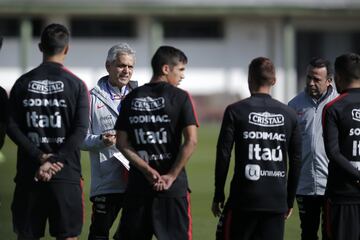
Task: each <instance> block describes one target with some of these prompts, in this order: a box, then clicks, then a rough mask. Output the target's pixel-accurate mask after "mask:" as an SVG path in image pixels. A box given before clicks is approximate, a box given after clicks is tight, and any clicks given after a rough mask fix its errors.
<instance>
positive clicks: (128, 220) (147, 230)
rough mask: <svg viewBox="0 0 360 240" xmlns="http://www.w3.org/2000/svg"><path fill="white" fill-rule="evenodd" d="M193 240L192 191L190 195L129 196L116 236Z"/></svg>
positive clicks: (131, 239) (127, 239) (133, 239)
mask: <svg viewBox="0 0 360 240" xmlns="http://www.w3.org/2000/svg"><path fill="white" fill-rule="evenodd" d="M153 235H155V236H156V238H157V239H159V240H191V239H192V218H191V211H190V193H188V194H187V196H186V197H177V198H174V197H153V196H125V200H124V207H123V210H122V214H121V220H120V227H119V231H118V235H117V236H116V237H115V239H122V240H124V239H126V240H151V239H152V236H153Z"/></svg>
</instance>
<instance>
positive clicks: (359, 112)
mask: <svg viewBox="0 0 360 240" xmlns="http://www.w3.org/2000/svg"><path fill="white" fill-rule="evenodd" d="M351 115H352V119H353V120H355V121H358V122H360V109H353V110H352V111H351Z"/></svg>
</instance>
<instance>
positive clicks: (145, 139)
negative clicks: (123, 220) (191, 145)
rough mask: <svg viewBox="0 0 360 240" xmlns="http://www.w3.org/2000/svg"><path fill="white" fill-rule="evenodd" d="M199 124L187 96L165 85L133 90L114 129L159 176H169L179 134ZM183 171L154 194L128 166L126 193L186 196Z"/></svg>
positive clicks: (180, 138) (179, 143)
mask: <svg viewBox="0 0 360 240" xmlns="http://www.w3.org/2000/svg"><path fill="white" fill-rule="evenodd" d="M190 125H198V123H197V118H196V113H195V111H194V108H193V104H192V101H191V97H190V95H189V94H188V93H187V92H185V91H184V90H181V89H179V88H177V87H174V86H172V85H170V84H169V83H165V82H158V83H149V84H145V85H144V86H141V87H139V88H136V89H134V90H133V91H132V92H131V93H129V94H128V95H127V96H126V98H125V99H124V101H123V102H122V105H121V112H120V114H119V118H118V120H117V122H116V125H115V129H116V130H122V131H126V132H127V134H128V138H129V141H130V143H131V146H132V147H133V148H134V149H135V151H137V153H138V154H139V156H140V157H141V158H142V159H144V160H145V161H147V162H148V163H149V165H150V166H151V167H152V168H154V169H155V170H156V171H158V172H159V173H160V174H161V175H163V174H166V173H168V171H169V170H170V168H171V167H172V165H173V164H174V162H175V160H176V157H177V155H178V153H179V149H180V146H181V144H182V131H183V129H184V128H185V127H187V126H190ZM187 189H188V182H187V177H186V172H185V169H183V170H182V171H181V173H180V174H179V176H178V177H177V179H176V180H175V181H174V183H173V185H172V186H171V187H170V189H169V190H167V191H162V192H156V193H155V192H154V191H153V190H152V187H151V186H150V184H149V183H148V181H147V180H146V179H145V176H144V175H143V174H142V173H141V172H140V171H139V170H138V169H136V167H135V166H131V168H130V174H129V183H128V192H129V193H131V194H140V195H149V194H158V195H161V196H171V197H176V196H186V193H187Z"/></svg>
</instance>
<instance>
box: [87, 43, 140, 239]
mask: <svg viewBox="0 0 360 240" xmlns="http://www.w3.org/2000/svg"><path fill="white" fill-rule="evenodd" d="M134 64H135V51H134V50H133V49H132V48H131V47H130V46H129V45H128V44H126V43H120V44H117V45H115V46H113V47H111V48H110V49H109V51H108V55H107V58H106V63H105V67H106V70H107V72H108V73H109V74H108V75H107V76H104V77H102V78H100V80H99V81H98V83H97V85H96V86H95V87H94V88H93V89H92V90H91V91H90V96H91V103H90V116H89V119H90V123H89V130H88V133H87V136H86V138H85V140H84V142H83V144H82V150H86V151H89V154H90V160H91V190H90V200H91V202H92V203H93V207H92V209H93V213H92V218H91V225H90V230H89V237H88V239H91V240H92V239H109V230H110V228H111V226H112V225H113V223H114V221H115V219H116V217H117V215H118V213H119V212H120V209H121V208H122V202H123V197H124V192H125V188H126V185H127V175H128V174H127V171H128V169H127V168H126V167H127V164H126V163H125V164H122V163H121V162H126V161H127V160H126V159H125V158H124V157H123V156H122V155H121V153H120V152H119V151H118V149H117V148H116V146H115V143H116V136H115V131H114V130H113V129H114V125H115V122H116V119H117V117H118V115H119V111H120V108H121V101H122V100H123V99H124V97H125V96H126V95H127V94H128V93H129V92H130V91H131V90H132V89H134V88H135V87H137V85H138V84H137V82H136V81H130V79H131V76H132V74H133V70H134Z"/></svg>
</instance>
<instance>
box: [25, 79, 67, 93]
mask: <svg viewBox="0 0 360 240" xmlns="http://www.w3.org/2000/svg"><path fill="white" fill-rule="evenodd" d="M28 91H29V92H34V93H40V94H53V93H58V92H63V91H64V83H63V82H61V81H50V80H33V81H31V82H30V83H29V85H28Z"/></svg>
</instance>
